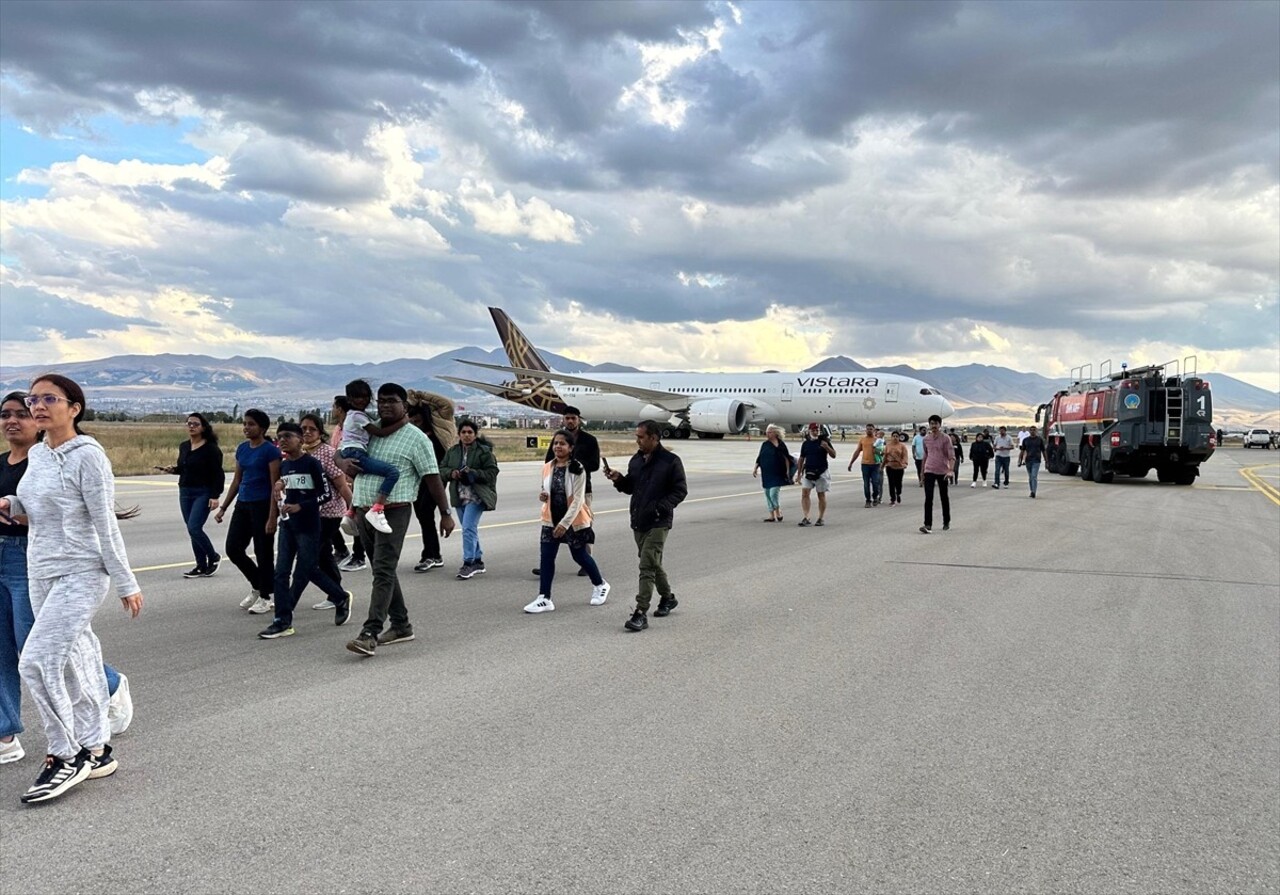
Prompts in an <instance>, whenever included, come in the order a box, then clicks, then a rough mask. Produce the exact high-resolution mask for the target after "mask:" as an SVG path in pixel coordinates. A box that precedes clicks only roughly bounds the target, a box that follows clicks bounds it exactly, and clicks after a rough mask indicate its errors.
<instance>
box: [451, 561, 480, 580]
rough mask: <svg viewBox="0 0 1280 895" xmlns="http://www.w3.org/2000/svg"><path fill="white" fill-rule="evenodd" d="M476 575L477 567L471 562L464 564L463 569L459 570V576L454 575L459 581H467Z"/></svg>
mask: <svg viewBox="0 0 1280 895" xmlns="http://www.w3.org/2000/svg"><path fill="white" fill-rule="evenodd" d="M475 573H476V567H475V566H473V565H472V564H471V563H469V562H464V563H463V564H462V568H460V569H458V574H457V575H454V576H453V577H454V578H457V579H458V580H459V581H466V580H467V579H468V578H470V577H471V576H472V575H474V574H475Z"/></svg>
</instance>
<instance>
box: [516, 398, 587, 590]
mask: <svg viewBox="0 0 1280 895" xmlns="http://www.w3.org/2000/svg"><path fill="white" fill-rule="evenodd" d="M562 416H563V417H564V429H563V431H564V432H567V433H568V434H569V444H570V445H571V446H572V447H573V456H572V459H574V460H577V461H578V462H579V463H581V464H582V468H583V469H585V470H586V472H587V509H588V510H589V509H591V473H593V472H599V471H600V442H599V440H598V439H597V438H596V437H595V436H594V435H592V434H591V433H590V432H588V431H587V430H586V429H584V428H582V411H581V410H579V409H578V408H576V407H572V406H571V407H566V408H565V409H564V412H563V414H562ZM554 459H555V454H554V453H553V452H552V446H551V445H547V455H546V456H545V457H543V458H542V461H543V462H544V463H550V462H551V461H552V460H554ZM592 549H593V548H592V545H591V544H587V552H588V553H590V552H591V551H592ZM533 574H535V575H538V576H539V579H541V575H542V573H541V570H540V569H534V570H533ZM578 577H580V578H586V577H588V576H587V570H586V567H585V566H584V567H581V568H579V569H578Z"/></svg>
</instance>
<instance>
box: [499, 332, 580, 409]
mask: <svg viewBox="0 0 1280 895" xmlns="http://www.w3.org/2000/svg"><path fill="white" fill-rule="evenodd" d="M489 315H490V316H491V317H493V325H494V326H496V327H497V328H498V338H499V339H501V340H502V348H503V350H504V351H506V353H507V360H509V361H510V362H511V366H513V367H521V368H523V369H526V370H540V371H542V372H545V373H550V372H551V368H550V367H549V366H547V362H546V361H545V360H543V359H542V355H540V354H539V353H538V349H537V348H534V347H533V343H532V342H530V341H529V340H528V339H527V338H526V337H525V334H524V333H522V332H520V327H518V326H516V325H515V322H514V321H513V320H512V319H511V318H510V317H508V316H507V312H506V311H504V310H502V308H490V309H489ZM503 387H504V388H505V389H507V390H508V391H509V392H511V393H513V394H509V395H504V396H503V397H506V398H507V400H509V401H514V402H515V403H517V404H523V405H524V406H526V407H533V408H535V409H537V410H545V411H548V412H550V413H564V409H565V407H566V406H567V405H566V404H565V403H564V401H563V399H561V397H560V393H559V392H557V391H556V387H555V386H554V385H552V384H551V380H550V379H544V378H542V377H539V378H537V379H534V378H533V377H527V378H521V379H516V380H513V381H511V382H506V383H503Z"/></svg>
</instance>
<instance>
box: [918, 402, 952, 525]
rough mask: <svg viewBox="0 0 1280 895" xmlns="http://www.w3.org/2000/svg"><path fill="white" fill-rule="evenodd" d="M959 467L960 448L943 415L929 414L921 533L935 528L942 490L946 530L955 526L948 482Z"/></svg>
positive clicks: (925, 443) (943, 521)
mask: <svg viewBox="0 0 1280 895" xmlns="http://www.w3.org/2000/svg"><path fill="white" fill-rule="evenodd" d="M955 466H956V449H955V446H954V445H953V444H952V442H951V439H950V438H949V437H948V436H947V434H946V433H945V432H943V431H942V417H940V416H938V415H937V414H936V413H935V414H934V415H933V416H931V417H929V434H928V435H926V436H925V437H924V525H921V526H920V533H921V534H925V535H927V534H929V533H930V532H931V531H933V492H934V490H935V489H937V491H938V498H939V500H940V501H941V503H942V530H943V531H949V530H950V529H951V499H950V498H949V497H948V496H947V483H948V482H949V481H950V479H951V476H952V473H953V472H954V471H955Z"/></svg>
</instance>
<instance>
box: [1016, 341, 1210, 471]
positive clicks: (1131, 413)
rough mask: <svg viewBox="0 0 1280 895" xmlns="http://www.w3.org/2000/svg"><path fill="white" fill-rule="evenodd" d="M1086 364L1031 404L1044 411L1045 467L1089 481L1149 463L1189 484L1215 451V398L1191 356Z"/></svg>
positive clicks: (1149, 467)
mask: <svg viewBox="0 0 1280 895" xmlns="http://www.w3.org/2000/svg"><path fill="white" fill-rule="evenodd" d="M1110 367H1111V363H1110V361H1106V362H1104V363H1103V364H1102V365H1100V371H1105V372H1103V375H1101V376H1100V377H1099V378H1097V379H1093V378H1092V377H1090V376H1086V375H1084V373H1085V371H1086V369H1087V370H1088V371H1089V372H1090V373H1091V372H1092V365H1089V366H1088V367H1077V368H1076V369H1075V370H1073V371H1072V373H1073V375H1074V376H1075V381H1074V382H1073V383H1072V384H1071V385H1070V386H1069V387H1068V388H1066V389H1063V390H1062V391H1060V392H1058V393H1057V394H1055V395H1054V396H1053V398H1052V400H1050V401H1049V402H1047V403H1045V404H1041V405H1040V407H1039V408H1038V409H1037V410H1036V420H1037V421H1038V420H1039V419H1040V416H1041V414H1042V413H1043V414H1044V429H1045V444H1046V446H1047V451H1046V456H1045V468H1046V469H1047V470H1048V471H1050V472H1055V473H1058V474H1060V475H1076V474H1077V473H1078V474H1079V475H1080V477H1081V478H1083V479H1089V480H1092V481H1094V482H1110V481H1111V480H1112V479H1113V478H1114V477H1115V476H1116V475H1117V474H1118V475H1127V476H1132V477H1134V478H1142V477H1143V476H1145V475H1146V474H1147V473H1149V472H1150V471H1151V470H1152V469H1154V470H1155V471H1156V476H1157V477H1158V478H1159V480H1160V481H1162V482H1172V483H1174V484H1178V485H1190V484H1191V483H1192V482H1194V481H1195V479H1196V476H1198V475H1199V474H1200V464H1201V463H1203V462H1204V461H1205V460H1207V459H1209V457H1210V456H1212V455H1213V451H1214V448H1215V447H1216V444H1215V441H1216V433H1215V432H1214V428H1213V398H1212V394H1213V393H1212V391H1211V390H1210V387H1209V382H1208V381H1207V380H1205V379H1201V378H1199V377H1198V376H1197V375H1196V373H1195V358H1194V357H1187V358H1185V359H1184V360H1183V362H1182V364H1181V372H1180V371H1179V364H1178V362H1177V361H1176V360H1175V361H1170V362H1168V363H1166V364H1157V365H1152V366H1146V367H1139V368H1137V369H1134V370H1127V369H1124V368H1123V366H1122V368H1121V370H1120V372H1118V373H1112V372H1111V371H1110Z"/></svg>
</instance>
